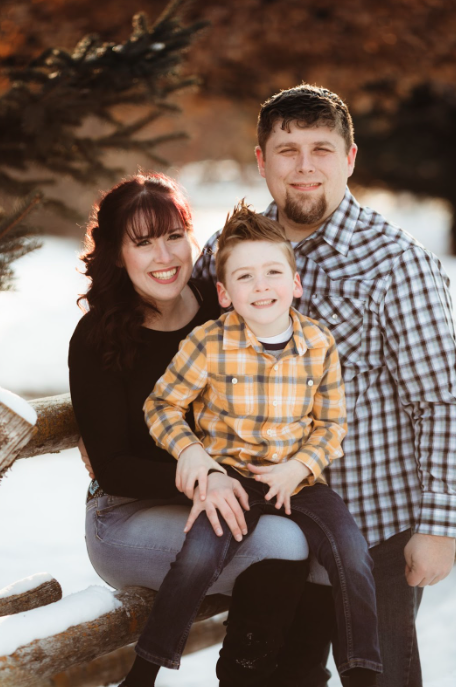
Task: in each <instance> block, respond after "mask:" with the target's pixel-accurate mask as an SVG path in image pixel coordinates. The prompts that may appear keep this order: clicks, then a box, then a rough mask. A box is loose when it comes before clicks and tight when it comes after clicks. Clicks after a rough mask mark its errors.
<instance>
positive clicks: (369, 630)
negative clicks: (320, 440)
mask: <svg viewBox="0 0 456 687" xmlns="http://www.w3.org/2000/svg"><path fill="white" fill-rule="evenodd" d="M234 474H235V475H236V477H237V478H238V479H239V480H240V482H241V483H242V485H243V487H244V488H245V489H246V491H247V493H248V495H249V503H250V510H249V511H247V512H246V513H245V517H246V522H247V526H248V529H249V533H251V532H252V531H253V529H254V528H255V526H256V524H257V523H258V520H259V518H260V516H261V515H262V514H263V513H274V512H275V513H276V514H277V510H276V509H275V508H274V507H273V504H271V503H269V502H267V501H265V499H264V496H265V494H266V492H267V490H268V489H269V487H267V486H266V485H264V484H262V483H261V482H256V481H255V480H253V479H246V478H243V477H241V476H240V475H238V474H237V473H234ZM291 509H292V515H291V516H289V517H290V518H291V519H292V520H294V521H295V522H296V523H297V524H298V525H299V526H300V527H301V529H302V530H303V531H304V532H305V535H306V538H307V541H308V543H309V547H310V549H311V551H312V552H313V553H314V555H315V556H316V557H317V559H318V561H319V562H320V563H321V564H322V565H323V566H324V567H325V568H326V569H327V571H328V575H329V578H330V580H331V584H332V589H333V596H334V605H335V609H336V618H337V629H338V644H337V653H336V663H337V667H338V670H339V672H340V673H341V674H342V673H344V672H346V671H347V670H349V669H350V668H357V667H362V668H368V669H370V670H374V671H381V669H382V666H381V661H380V651H379V647H378V637H377V619H376V607H375V606H376V603H375V587H374V581H373V578H372V561H371V558H370V556H369V553H368V549H367V544H366V542H365V540H364V538H363V536H362V535H361V533H360V531H359V529H358V527H357V526H356V524H355V521H354V520H353V518H352V516H351V515H350V513H349V512H348V510H347V507H346V506H345V504H344V502H343V501H342V499H341V498H340V497H339V496H338V495H337V494H336V493H335V492H334V491H332V490H331V489H330V488H329V487H327V486H325V485H322V484H316V485H314V486H312V487H306V488H304V489H302V490H301V491H300V493H299V494H296V495H295V496H293V497H292V499H291ZM237 546H238V543H237V542H236V541H235V540H234V539H233V537H232V535H231V532H230V530H229V528H228V527H227V526H226V524H225V523H223V535H222V536H221V537H217V536H216V535H215V533H214V531H213V529H212V526H211V524H210V523H209V521H208V519H207V517H206V514H205V513H201V515H200V516H199V518H198V519H197V521H196V522H195V524H194V525H193V528H192V529H191V530H190V532H189V533H188V534H187V537H186V539H185V542H184V546H183V547H182V550H181V551H180V552H179V554H178V555H177V557H176V560H175V562H174V563H173V564H172V566H171V569H170V571H169V573H168V574H167V576H166V577H165V579H164V581H163V584H162V585H161V587H160V590H159V593H158V594H157V597H156V600H155V603H154V606H153V609H152V612H151V615H150V617H149V619H148V621H147V623H146V626H145V628H144V630H143V632H142V634H141V636H140V638H139V641H138V644H137V646H136V652H137V653H138V654H139V655H140V656H141V657H142V658H144V659H146V660H149V661H151V662H153V663H156V664H158V665H161V666H166V667H168V668H178V667H179V663H180V658H181V656H182V652H183V649H184V646H185V642H186V639H187V636H188V633H189V631H190V628H191V625H192V622H193V620H194V618H195V616H196V613H197V611H198V608H199V606H200V604H201V602H202V600H203V599H204V596H205V595H206V592H207V590H208V588H209V587H210V585H211V584H213V582H214V581H215V580H216V579H217V577H218V576H219V575H220V573H221V571H222V570H223V567H224V566H225V565H226V564H227V563H228V562H229V561H230V560H231V558H232V557H233V555H234V553H235V551H236V547H237ZM271 585H274V580H271ZM306 622H307V618H306V617H305V615H303V617H302V623H303V624H305V623H306Z"/></svg>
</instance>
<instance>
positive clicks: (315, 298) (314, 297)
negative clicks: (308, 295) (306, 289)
mask: <svg viewBox="0 0 456 687" xmlns="http://www.w3.org/2000/svg"><path fill="white" fill-rule="evenodd" d="M312 298H313V299H314V301H316V300H317V298H318V295H317V294H316V293H314V295H313V296H312Z"/></svg>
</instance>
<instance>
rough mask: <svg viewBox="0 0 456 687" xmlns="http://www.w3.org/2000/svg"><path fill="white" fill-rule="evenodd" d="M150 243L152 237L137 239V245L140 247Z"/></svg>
mask: <svg viewBox="0 0 456 687" xmlns="http://www.w3.org/2000/svg"><path fill="white" fill-rule="evenodd" d="M149 244H150V239H140V240H139V241H136V246H137V247H138V248H140V247H141V246H148V245H149Z"/></svg>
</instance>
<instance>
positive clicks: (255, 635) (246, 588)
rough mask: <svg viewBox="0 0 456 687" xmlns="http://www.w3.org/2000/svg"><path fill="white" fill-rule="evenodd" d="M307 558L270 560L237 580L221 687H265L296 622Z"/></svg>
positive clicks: (219, 667) (219, 670)
mask: <svg viewBox="0 0 456 687" xmlns="http://www.w3.org/2000/svg"><path fill="white" fill-rule="evenodd" d="M307 571H308V564H307V561H281V560H275V559H270V560H265V561H261V562H259V563H255V564H254V565H251V566H250V568H248V569H247V570H246V571H244V572H243V573H242V574H241V575H239V577H238V578H237V580H236V583H235V585H234V589H233V597H232V601H231V607H230V613H229V616H228V621H227V634H226V637H225V640H224V642H223V646H222V649H221V651H220V659H219V661H218V663H217V677H218V678H219V680H220V687H234V686H235V687H264V686H265V685H266V683H267V680H268V678H269V677H270V676H271V675H272V674H273V673H274V670H275V668H276V665H277V657H278V655H279V651H280V649H281V647H282V645H283V642H284V639H285V636H286V633H287V631H288V629H289V627H290V625H291V622H292V619H293V617H294V614H295V610H296V606H297V604H298V602H299V598H300V595H301V593H302V589H303V585H304V580H305V578H306V576H307Z"/></svg>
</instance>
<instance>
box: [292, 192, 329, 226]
mask: <svg viewBox="0 0 456 687" xmlns="http://www.w3.org/2000/svg"><path fill="white" fill-rule="evenodd" d="M309 200H310V199H309ZM309 205H310V207H309ZM306 206H307V207H306ZM327 208H328V204H327V202H326V198H325V196H324V195H322V196H319V197H318V198H316V199H315V200H314V201H313V202H310V203H309V202H307V203H306V202H300V201H299V200H296V199H295V198H291V196H290V194H289V193H288V192H287V195H286V198H285V207H284V209H283V211H284V213H285V215H286V216H287V217H288V219H290V220H291V221H292V222H295V223H296V224H307V225H311V226H312V225H314V224H317V223H318V222H320V220H322V219H323V218H324V217H325V215H326V211H327Z"/></svg>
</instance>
